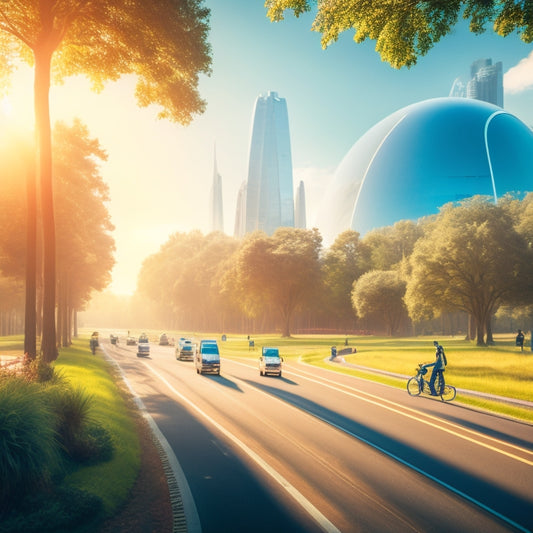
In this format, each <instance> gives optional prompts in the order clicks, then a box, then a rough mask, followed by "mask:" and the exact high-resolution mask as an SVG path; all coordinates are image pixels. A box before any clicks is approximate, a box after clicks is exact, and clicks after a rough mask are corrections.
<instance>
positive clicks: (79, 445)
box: [69, 423, 114, 462]
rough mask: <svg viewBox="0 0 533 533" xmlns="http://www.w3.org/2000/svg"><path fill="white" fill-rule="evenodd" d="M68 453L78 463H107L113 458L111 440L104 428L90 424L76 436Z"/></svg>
mask: <svg viewBox="0 0 533 533" xmlns="http://www.w3.org/2000/svg"><path fill="white" fill-rule="evenodd" d="M69 451H70V456H71V458H72V459H74V460H75V461H78V462H100V461H109V460H110V459H111V458H112V457H113V451H114V446H113V439H112V438H111V434H110V433H109V431H107V430H106V429H105V428H104V427H102V426H101V425H99V424H95V423H90V424H88V425H87V426H86V427H84V428H83V430H82V431H81V433H80V434H78V436H77V438H76V440H75V441H74V442H73V443H72V445H71V448H70V450H69Z"/></svg>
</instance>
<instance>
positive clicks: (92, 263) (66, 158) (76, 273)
mask: <svg viewBox="0 0 533 533" xmlns="http://www.w3.org/2000/svg"><path fill="white" fill-rule="evenodd" d="M53 155H54V158H53V160H54V165H53V172H54V202H55V206H56V215H57V216H56V233H57V241H58V246H57V288H58V289H57V290H58V298H57V303H58V309H57V317H58V328H57V330H58V337H59V339H61V342H62V344H63V346H68V345H70V341H71V339H70V334H71V331H72V318H73V314H74V312H75V310H76V309H79V308H80V307H81V306H82V305H83V304H84V303H85V302H86V301H87V300H88V299H89V297H90V294H91V291H92V290H102V289H103V288H104V287H105V286H106V285H107V284H108V283H109V281H110V280H111V269H112V267H113V265H114V259H113V251H114V250H115V244H114V241H113V238H112V237H111V235H110V232H111V231H112V230H113V229H114V227H113V225H112V224H111V218H110V215H109V212H108V211H107V208H106V205H105V203H106V202H107V201H109V187H108V186H107V184H105V183H104V182H103V180H102V177H101V175H100V168H99V163H100V162H101V161H105V160H106V159H107V154H106V153H105V152H104V151H103V150H102V148H101V147H100V144H99V142H98V140H97V139H91V138H90V137H89V131H88V129H87V127H86V126H85V125H84V124H82V123H81V121H80V120H79V119H75V120H74V123H73V124H72V126H67V125H66V124H64V123H62V122H57V123H56V124H55V125H54V130H53Z"/></svg>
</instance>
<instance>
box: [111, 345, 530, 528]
mask: <svg viewBox="0 0 533 533" xmlns="http://www.w3.org/2000/svg"><path fill="white" fill-rule="evenodd" d="M103 348H104V350H105V352H106V353H107V355H108V356H109V357H110V358H112V359H113V360H114V361H115V362H116V363H117V364H118V365H119V366H120V368H121V369H122V372H123V373H124V375H125V377H126V379H127V381H128V383H129V384H130V386H131V388H132V390H133V391H135V394H136V395H137V396H138V397H139V398H140V399H141V400H142V402H143V404H144V406H145V408H146V410H147V412H148V413H149V414H150V416H151V417H152V419H153V420H154V421H155V423H156V424H157V426H158V428H159V430H160V431H161V433H162V434H163V435H164V437H165V439H166V441H167V442H168V445H169V446H170V448H171V449H172V451H173V453H174V455H175V457H176V458H177V461H178V462H179V466H180V467H181V471H182V474H183V475H184V477H185V479H182V480H181V484H182V487H183V485H187V486H186V487H184V488H185V489H186V490H185V492H184V494H189V496H190V498H189V499H187V498H186V502H185V504H186V505H185V507H186V511H187V524H188V527H189V531H191V532H192V531H203V532H205V533H209V532H217V533H220V532H248V531H253V532H262V531H265V532H267V531H268V532H272V531H274V532H279V533H286V532H287V533H288V532H291V533H292V532H314V531H328V532H336V531H342V532H352V531H353V532H358V531H361V532H388V531H394V532H403V531H405V532H412V531H419V532H429V531H431V532H454V531H457V532H470V531H471V532H476V533H478V532H480V531H483V532H491V533H493V532H494V533H496V532H499V531H532V530H533V426H531V425H529V424H525V423H521V422H517V421H513V420H509V419H506V418H502V417H498V416H494V415H491V414H488V413H483V412H478V411H475V410H472V409H468V408H466V407H464V406H461V405H460V404H459V403H457V402H452V403H444V402H441V401H440V400H434V399H432V398H427V397H426V398H416V397H410V396H409V395H408V394H407V392H405V391H403V390H398V389H395V388H392V387H388V386H385V385H381V384H378V383H373V382H370V381H366V380H363V379H359V378H354V377H351V376H345V375H342V374H338V373H335V372H332V371H328V370H323V369H318V368H315V367H311V366H309V365H305V364H303V363H298V362H295V361H287V362H286V363H285V364H284V369H283V376H282V377H281V378H277V377H261V376H260V375H259V372H258V369H257V362H256V360H255V359H254V360H250V359H246V358H227V357H224V346H223V343H222V345H221V353H222V361H221V375H220V376H207V375H198V374H196V372H195V370H194V368H193V364H192V363H191V362H185V361H184V362H181V361H177V360H176V359H175V357H174V347H172V346H158V345H154V344H152V345H151V355H150V357H149V358H138V357H136V348H135V347H134V346H126V345H125V344H119V345H118V346H113V345H111V344H108V343H104V346H103ZM257 353H259V352H257ZM191 508H192V512H191Z"/></svg>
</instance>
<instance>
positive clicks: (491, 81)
mask: <svg viewBox="0 0 533 533" xmlns="http://www.w3.org/2000/svg"><path fill="white" fill-rule="evenodd" d="M450 96H456V97H460V98H471V99H474V100H482V101H484V102H488V103H489V104H494V105H497V106H499V107H502V108H503V107H504V101H503V64H502V62H501V61H497V62H496V63H494V64H493V63H492V58H483V59H476V60H475V61H474V62H473V63H472V64H471V66H470V79H469V80H468V82H466V83H465V82H464V81H463V80H461V78H456V79H455V81H454V82H453V85H452V88H451V90H450Z"/></svg>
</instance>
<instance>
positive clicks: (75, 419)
mask: <svg viewBox="0 0 533 533" xmlns="http://www.w3.org/2000/svg"><path fill="white" fill-rule="evenodd" d="M48 401H49V402H50V404H51V405H52V408H53V410H54V412H55V413H56V416H57V422H56V431H57V434H58V438H59V441H60V443H61V445H62V447H63V449H64V451H65V452H66V453H67V454H69V455H70V456H74V458H76V452H77V450H78V448H79V447H80V444H79V443H80V441H81V440H82V439H83V435H82V434H83V431H84V428H85V426H86V425H87V423H88V422H89V421H90V409H91V402H92V398H91V396H90V395H88V394H87V392H86V391H85V389H84V388H82V387H81V386H79V385H77V386H71V385H70V384H67V385H65V384H61V385H57V386H54V387H50V389H49V390H48Z"/></svg>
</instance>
